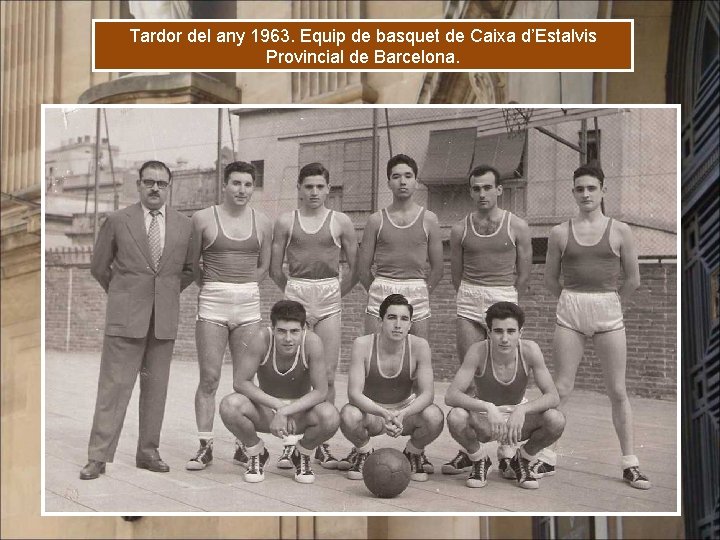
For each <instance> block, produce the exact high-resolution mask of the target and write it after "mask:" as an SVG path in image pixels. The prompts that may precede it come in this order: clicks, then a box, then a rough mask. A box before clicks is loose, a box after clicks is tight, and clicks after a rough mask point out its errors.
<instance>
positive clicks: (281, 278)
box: [270, 213, 292, 291]
mask: <svg viewBox="0 0 720 540" xmlns="http://www.w3.org/2000/svg"><path fill="white" fill-rule="evenodd" d="M291 216H292V213H290V214H283V215H281V216H280V217H279V218H278V220H277V221H276V222H275V229H274V230H273V240H272V253H271V262H270V277H271V278H272V280H273V281H274V282H275V284H276V285H277V286H278V287H279V288H280V290H281V291H284V290H285V286H286V285H287V276H286V275H285V272H283V261H284V260H285V246H286V245H287V242H288V235H289V234H290V221H289V217H291Z"/></svg>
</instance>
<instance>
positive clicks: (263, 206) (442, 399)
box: [42, 105, 680, 514]
mask: <svg viewBox="0 0 720 540" xmlns="http://www.w3.org/2000/svg"><path fill="white" fill-rule="evenodd" d="M44 134H45V136H44V161H43V167H44V169H43V170H44V175H45V186H44V187H45V192H44V199H43V219H44V229H43V242H44V245H43V251H44V364H43V370H44V371H43V373H44V375H43V376H44V384H45V387H44V388H45V392H44V412H43V414H44V433H43V437H44V449H43V460H44V465H43V466H44V470H43V480H44V491H43V493H42V498H43V505H44V506H43V508H44V512H45V513H48V514H56V513H59V514H76V513H127V514H132V513H140V514H147V513H162V514H169V513H180V514H199V513H208V512H209V513H234V514H238V513H251V514H258V513H268V514H278V513H293V514H297V513H305V512H307V513H328V512H341V513H379V514H393V513H410V512H418V513H434V512H449V513H453V514H460V513H468V514H470V513H472V514H488V513H492V514H498V513H504V512H524V513H528V512H531V513H533V514H558V513H562V512H572V513H575V514H581V513H619V512H631V513H643V514H648V513H666V514H667V513H674V512H678V511H679V489H678V482H679V468H680V463H679V455H678V437H679V431H678V419H677V417H678V403H677V390H678V364H677V363H678V355H677V343H678V337H677V332H678V327H677V283H678V278H677V246H678V236H677V234H678V109H677V107H670V106H652V107H630V108H617V107H614V108H609V107H596V108H577V107H568V108H537V107H535V108H533V107H521V106H519V105H511V106H508V107H504V108H479V107H476V106H472V107H457V108H445V107H443V108H440V107H438V108H433V107H429V106H428V107H422V108H418V107H394V108H373V107H367V106H366V107H363V108H359V107H318V108H309V107H288V108H272V107H265V108H251V107H247V108H216V107H189V106H186V107H182V108H178V107H162V106H158V107H145V106H143V107H126V106H122V107H118V106H113V107H100V108H99V107H90V106H74V107H71V106H45V107H44Z"/></svg>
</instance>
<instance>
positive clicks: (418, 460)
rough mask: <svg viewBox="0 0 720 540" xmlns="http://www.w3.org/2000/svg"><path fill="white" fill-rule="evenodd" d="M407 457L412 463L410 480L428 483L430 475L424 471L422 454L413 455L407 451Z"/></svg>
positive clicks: (404, 452)
mask: <svg viewBox="0 0 720 540" xmlns="http://www.w3.org/2000/svg"><path fill="white" fill-rule="evenodd" d="M403 454H405V457H406V458H407V460H408V461H409V462H410V480H415V481H416V482H427V479H428V475H427V473H426V472H425V469H423V461H422V454H412V453H410V452H408V451H407V450H404V451H403Z"/></svg>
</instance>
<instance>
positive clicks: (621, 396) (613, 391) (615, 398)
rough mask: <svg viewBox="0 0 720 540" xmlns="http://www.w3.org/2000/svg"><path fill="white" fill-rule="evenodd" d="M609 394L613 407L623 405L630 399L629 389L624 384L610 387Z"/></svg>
mask: <svg viewBox="0 0 720 540" xmlns="http://www.w3.org/2000/svg"><path fill="white" fill-rule="evenodd" d="M607 395H608V398H610V403H611V404H612V406H613V407H615V406H618V405H623V404H624V403H625V402H626V401H627V400H628V395H627V390H626V389H625V387H624V386H612V387H609V388H608V391H607Z"/></svg>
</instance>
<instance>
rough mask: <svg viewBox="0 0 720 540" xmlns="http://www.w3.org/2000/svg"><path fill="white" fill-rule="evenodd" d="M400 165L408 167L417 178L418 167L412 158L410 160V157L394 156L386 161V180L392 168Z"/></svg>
mask: <svg viewBox="0 0 720 540" xmlns="http://www.w3.org/2000/svg"><path fill="white" fill-rule="evenodd" d="M401 163H404V164H405V165H407V166H408V167H410V168H411V169H412V171H413V174H415V177H417V173H418V166H417V163H416V162H415V160H414V159H413V158H411V157H410V156H406V155H405V154H395V155H394V156H393V157H391V158H390V159H388V162H387V177H388V180H389V179H390V173H391V172H392V170H393V167H395V166H396V165H400V164H401Z"/></svg>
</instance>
